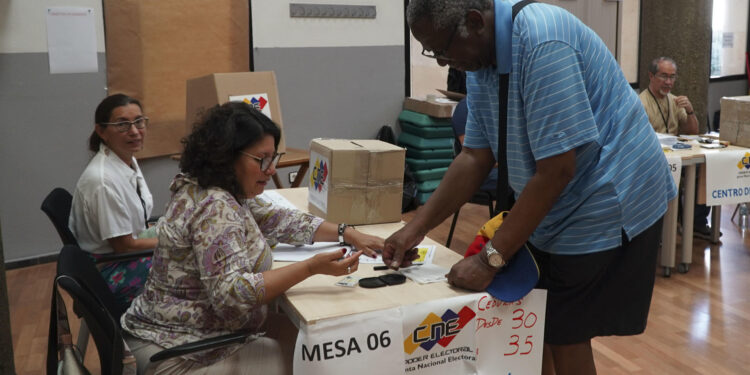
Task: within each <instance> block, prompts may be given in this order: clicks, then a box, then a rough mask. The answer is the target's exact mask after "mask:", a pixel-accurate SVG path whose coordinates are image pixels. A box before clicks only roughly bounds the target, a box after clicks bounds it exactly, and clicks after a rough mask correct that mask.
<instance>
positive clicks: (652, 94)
mask: <svg viewBox="0 0 750 375" xmlns="http://www.w3.org/2000/svg"><path fill="white" fill-rule="evenodd" d="M646 90H648V93H649V94H650V95H651V97H652V98H654V103H656V108H659V114H660V115H661V119H662V121H664V128H666V129H667V133H669V122H668V121H669V117H670V116H672V111H671V108H670V106H669V97H667V118H664V113H663V112H662V111H661V106H660V105H659V101H658V100H656V97H655V96H654V93H653V92H651V88H650V87H647V88H646Z"/></svg>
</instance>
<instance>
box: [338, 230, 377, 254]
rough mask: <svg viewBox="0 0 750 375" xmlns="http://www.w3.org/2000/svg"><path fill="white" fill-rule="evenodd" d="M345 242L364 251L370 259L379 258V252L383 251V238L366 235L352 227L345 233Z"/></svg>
mask: <svg viewBox="0 0 750 375" xmlns="http://www.w3.org/2000/svg"><path fill="white" fill-rule="evenodd" d="M344 241H345V242H346V243H348V244H351V245H352V246H354V248H355V249H356V250H362V251H363V252H364V253H365V255H367V256H368V257H370V258H377V256H378V252H380V251H383V243H384V240H383V239H382V238H380V237H376V236H371V235H369V234H364V233H362V232H360V231H358V230H356V229H354V228H352V227H347V228H346V230H345V231H344Z"/></svg>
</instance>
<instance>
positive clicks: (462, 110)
mask: <svg viewBox="0 0 750 375" xmlns="http://www.w3.org/2000/svg"><path fill="white" fill-rule="evenodd" d="M466 116H467V108H466V99H461V101H459V102H458V105H456V109H455V110H454V112H453V118H452V119H451V125H452V126H453V137H454V141H453V154H454V158H455V156H458V154H460V153H461V149H462V148H463V145H462V144H461V141H460V140H459V139H458V136H459V135H464V133H465V131H466ZM494 171H495V172H494V173H495V174H494V176H495V177H494V178H492V177H488V178H487V179H486V180H485V181H484V182H482V185H481V186H480V187H479V190H477V191H476V192H474V195H473V196H472V197H471V199H469V202H470V203H475V204H481V205H486V206H487V208H488V209H489V214H490V219H491V218H493V217H494V216H495V215H497V214H498V212H495V211H496V208H495V201H496V200H497V197H496V195H497V172H496V171H497V169H495V170H494ZM460 212H461V208H460V207H459V208H458V210H456V213H454V214H453V221H452V222H451V229H450V231H448V239H447V240H446V241H445V247H450V246H451V241H453V231H454V230H455V229H456V223H457V222H458V214H459V213H460Z"/></svg>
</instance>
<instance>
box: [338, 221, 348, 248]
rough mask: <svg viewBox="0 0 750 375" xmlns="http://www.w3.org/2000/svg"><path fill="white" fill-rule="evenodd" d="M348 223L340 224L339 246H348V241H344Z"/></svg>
mask: <svg viewBox="0 0 750 375" xmlns="http://www.w3.org/2000/svg"><path fill="white" fill-rule="evenodd" d="M346 227H347V225H346V223H341V224H339V232H338V233H339V245H347V243H346V241H344V232H345V231H346Z"/></svg>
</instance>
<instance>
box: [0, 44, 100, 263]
mask: <svg viewBox="0 0 750 375" xmlns="http://www.w3.org/2000/svg"><path fill="white" fill-rule="evenodd" d="M104 66H105V65H104V54H101V53H100V54H99V67H100V68H99V73H86V74H57V75H50V74H49V60H48V57H47V54H46V53H12V54H0V124H1V125H0V176H2V178H1V180H2V181H0V221H2V223H3V248H4V251H5V261H6V262H12V261H15V260H19V259H24V258H33V257H37V256H39V255H45V254H51V253H55V252H57V251H59V250H60V246H61V244H62V243H61V242H60V240H59V239H58V236H57V233H56V232H55V231H54V229H53V227H52V225H51V224H50V223H49V220H48V219H47V217H46V216H45V215H44V213H42V211H41V210H40V209H39V207H40V205H41V203H42V200H43V199H44V197H45V196H46V195H47V193H49V192H50V191H51V190H52V188H53V187H55V186H61V187H64V188H66V189H69V190H72V189H73V188H74V187H75V183H76V181H77V180H78V176H79V175H80V173H81V171H83V167H84V166H85V165H86V163H87V161H88V159H89V154H88V151H87V150H86V139H87V137H88V135H89V133H90V132H91V130H92V129H93V125H92V122H93V113H94V108H96V105H97V104H98V103H99V101H100V100H101V99H102V98H103V97H104V95H105V86H106V79H105V74H104V71H103V67H104Z"/></svg>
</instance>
